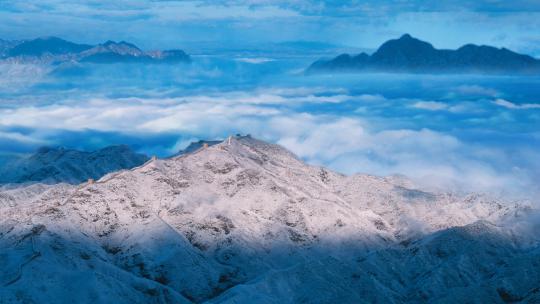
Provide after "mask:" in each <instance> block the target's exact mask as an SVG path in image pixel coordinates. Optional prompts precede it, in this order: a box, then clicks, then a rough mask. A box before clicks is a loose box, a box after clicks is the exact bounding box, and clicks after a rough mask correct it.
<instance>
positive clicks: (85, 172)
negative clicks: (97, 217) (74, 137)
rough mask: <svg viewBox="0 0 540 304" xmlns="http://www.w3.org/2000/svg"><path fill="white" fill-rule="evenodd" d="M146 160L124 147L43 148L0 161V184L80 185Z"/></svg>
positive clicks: (145, 157)
mask: <svg viewBox="0 0 540 304" xmlns="http://www.w3.org/2000/svg"><path fill="white" fill-rule="evenodd" d="M148 159H149V158H148V157H147V156H145V155H142V154H138V153H135V152H134V151H132V150H131V149H130V148H129V147H128V146H124V145H120V146H110V147H106V148H103V149H100V150H97V151H93V152H84V151H77V150H72V149H65V148H49V147H44V148H41V149H39V150H38V151H37V152H36V153H34V154H32V155H29V156H24V157H17V158H12V159H9V160H5V161H2V159H0V184H10V183H28V182H42V183H59V182H65V183H80V182H83V181H86V180H88V179H89V178H93V179H97V178H100V177H102V176H103V175H105V174H107V173H109V172H114V171H118V170H121V169H129V168H133V167H136V166H139V165H142V164H143V163H144V162H146V161H147V160H148Z"/></svg>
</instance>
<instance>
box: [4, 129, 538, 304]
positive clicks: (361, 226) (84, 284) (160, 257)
mask: <svg viewBox="0 0 540 304" xmlns="http://www.w3.org/2000/svg"><path fill="white" fill-rule="evenodd" d="M0 212H1V214H2V215H3V216H2V217H1V218H0V265H1V266H0V267H1V268H2V271H1V272H0V285H1V286H2V287H1V288H0V302H1V303H32V302H33V303H49V302H54V303H73V302H77V303H96V302H98V303H99V302H107V303H190V302H195V303H203V302H205V303H375V302H378V303H411V302H412V303H425V302H426V301H428V302H431V303H437V302H438V303H448V302H450V303H452V302H463V301H465V300H466V301H469V302H473V303H485V302H492V303H503V302H511V301H522V302H530V303H534V302H535V301H538V300H539V299H540V290H539V289H538V286H540V267H539V266H540V249H539V247H538V236H537V234H535V233H534V231H538V228H540V227H539V226H538V225H537V224H535V223H538V222H540V221H533V220H530V219H534V218H538V212H537V211H536V210H535V209H531V208H530V207H527V206H525V205H521V204H509V203H504V202H500V201H497V200H492V199H489V198H487V197H485V196H482V195H468V196H459V195H452V194H444V193H430V192H425V191H422V190H421V189H418V188H416V187H415V186H414V185H412V184H411V183H410V182H409V181H407V180H406V179H404V178H398V177H390V178H379V177H373V176H366V175H355V176H343V175H340V174H337V173H334V172H331V171H329V170H326V169H324V168H320V167H313V166H309V165H306V164H304V163H303V162H302V161H300V160H299V159H297V158H296V157H295V156H294V155H292V154H291V153H290V152H288V151H286V150H284V149H283V148H281V147H279V146H276V145H272V144H268V143H265V142H261V141H258V140H255V139H252V138H249V137H234V138H233V139H232V140H231V141H230V143H229V142H228V141H225V142H223V143H219V144H216V145H213V146H210V147H207V148H201V149H199V150H196V151H193V152H191V153H187V154H183V155H180V156H177V157H174V158H170V159H166V160H152V161H149V162H147V163H146V164H144V165H142V166H140V167H137V168H135V169H132V170H124V171H118V172H115V173H111V174H108V175H106V176H104V177H103V178H101V179H100V180H99V181H97V182H95V183H93V184H81V185H78V186H72V185H67V184H59V185H56V186H53V185H39V184H38V185H32V186H29V187H24V188H16V189H4V190H3V191H1V192H0ZM527 235H529V236H527ZM526 236H527V237H526Z"/></svg>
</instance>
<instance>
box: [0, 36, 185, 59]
mask: <svg viewBox="0 0 540 304" xmlns="http://www.w3.org/2000/svg"><path fill="white" fill-rule="evenodd" d="M0 51H1V52H0V59H2V60H7V61H15V62H25V61H32V62H34V61H42V62H48V63H55V64H58V63H62V62H70V61H77V62H90V63H101V64H108V63H181V62H184V63H189V62H191V57H190V56H189V55H188V54H186V53H185V52H184V51H182V50H179V49H172V50H163V51H149V52H145V51H143V50H141V49H140V48H139V47H137V46H136V45H134V44H132V43H129V42H126V41H120V42H115V41H112V40H108V41H106V42H104V43H101V44H97V45H90V44H79V43H74V42H70V41H67V40H64V39H61V38H58V37H54V36H51V37H42V38H36V39H31V40H24V41H16V42H10V43H8V42H4V43H2V48H0Z"/></svg>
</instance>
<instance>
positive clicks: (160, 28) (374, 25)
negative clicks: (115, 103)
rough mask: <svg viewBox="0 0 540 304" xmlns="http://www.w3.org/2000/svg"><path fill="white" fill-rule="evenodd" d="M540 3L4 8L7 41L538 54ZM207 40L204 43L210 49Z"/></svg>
mask: <svg viewBox="0 0 540 304" xmlns="http://www.w3.org/2000/svg"><path fill="white" fill-rule="evenodd" d="M539 17H540V2H539V1H533V0H518V1H499V0H481V1H472V0H471V1H463V0H462V1H448V0H443V1H403V0H382V1H373V0H369V1H314V0H290V1H281V0H276V1H270V0H236V1H65V0H40V1H36V0H30V1H0V19H1V20H2V22H1V24H0V37H3V38H4V39H21V38H33V37H37V36H50V35H56V36H61V37H65V38H68V39H72V40H75V41H80V42H94V43H95V42H99V41H103V40H107V39H116V40H129V41H133V42H135V43H137V44H139V45H141V46H143V47H144V48H149V49H151V48H172V47H184V48H187V49H188V50H193V51H196V49H197V47H199V46H200V45H206V44H208V43H211V44H212V45H213V46H214V47H216V48H219V46H225V47H229V48H230V47H243V48H246V47H250V46H254V45H259V44H261V43H268V42H270V43H274V42H283V41H298V40H300V41H321V42H326V43H333V44H338V45H347V46H353V47H365V48H375V47H377V46H378V45H379V44H380V43H382V42H383V41H385V40H387V39H389V38H393V37H396V36H399V35H401V34H402V33H404V32H408V33H411V34H413V35H414V36H417V37H419V38H422V39H426V40H429V41H431V42H432V43H433V44H434V45H435V46H437V47H441V48H454V47H458V46H460V45H462V44H465V43H468V42H475V43H478V44H492V45H496V46H507V47H510V48H512V49H515V50H518V51H522V52H527V53H531V54H533V55H538V54H540V47H539V45H540V41H539V38H538V37H537V36H536V35H534V33H537V32H540V18H539ZM205 43H206V44H205Z"/></svg>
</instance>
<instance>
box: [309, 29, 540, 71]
mask: <svg viewBox="0 0 540 304" xmlns="http://www.w3.org/2000/svg"><path fill="white" fill-rule="evenodd" d="M317 71H318V72H324V71H334V72H340V71H349V72H355V71H356V72H359V71H360V72H362V71H365V72H400V73H494V74H540V60H536V59H534V58H533V57H531V56H527V55H522V54H518V53H515V52H512V51H510V50H508V49H506V48H500V49H499V48H496V47H493V46H488V45H480V46H478V45H475V44H466V45H464V46H462V47H460V48H459V49H457V50H439V49H436V48H435V47H433V45H432V44H430V43H428V42H426V41H422V40H420V39H417V38H414V37H413V36H411V35H410V34H404V35H402V36H401V37H400V38H398V39H392V40H388V41H386V42H385V43H383V44H382V45H381V46H380V47H379V48H378V49H377V51H375V53H373V55H371V56H364V55H362V56H360V55H358V56H350V55H348V54H342V55H339V56H337V57H335V58H334V59H332V60H319V61H317V62H315V63H313V64H312V65H311V66H310V67H309V69H308V72H317Z"/></svg>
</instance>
